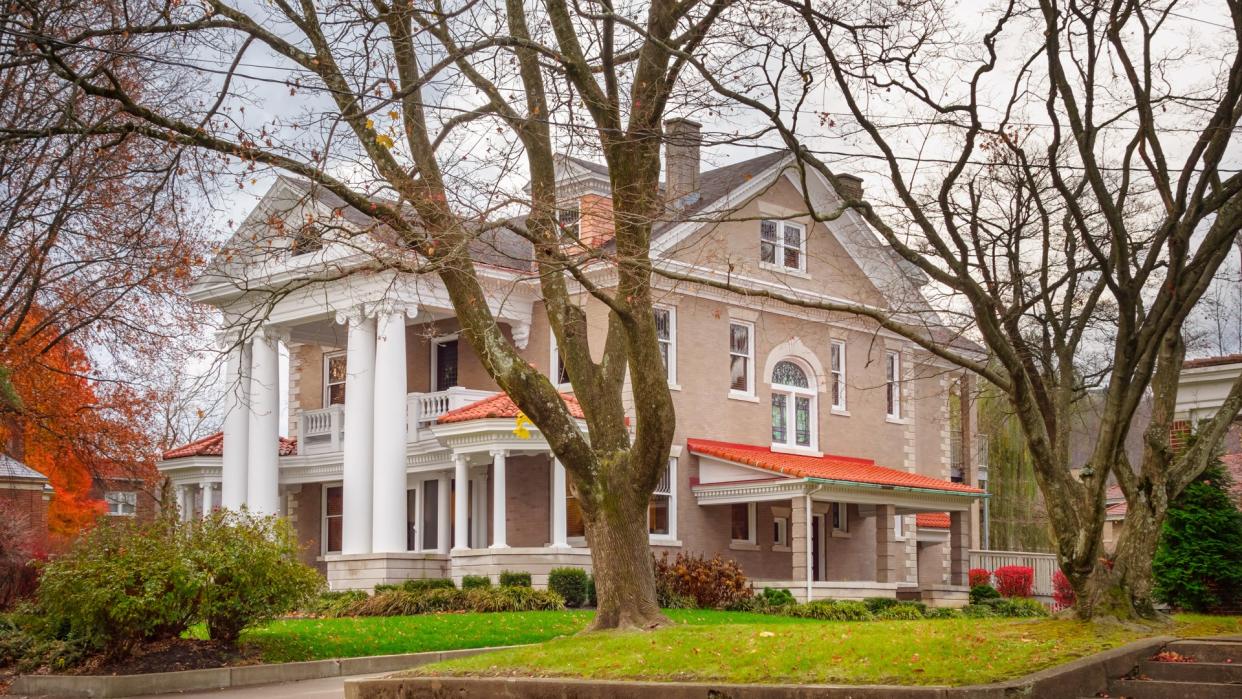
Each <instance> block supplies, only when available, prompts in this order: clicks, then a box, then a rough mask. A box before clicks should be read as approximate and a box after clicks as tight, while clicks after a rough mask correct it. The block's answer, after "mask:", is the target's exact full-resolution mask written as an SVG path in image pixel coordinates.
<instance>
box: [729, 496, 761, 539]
mask: <svg viewBox="0 0 1242 699" xmlns="http://www.w3.org/2000/svg"><path fill="white" fill-rule="evenodd" d="M729 529H730V531H731V534H730V539H732V541H733V543H735V544H751V545H753V544H754V543H755V503H753V502H739V503H734V504H733V505H732V507H731V508H730V524H729Z"/></svg>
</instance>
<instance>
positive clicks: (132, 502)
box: [104, 490, 138, 517]
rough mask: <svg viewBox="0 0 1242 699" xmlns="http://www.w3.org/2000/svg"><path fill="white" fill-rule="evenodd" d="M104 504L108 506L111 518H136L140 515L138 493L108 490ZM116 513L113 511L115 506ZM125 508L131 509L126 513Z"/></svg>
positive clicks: (134, 491)
mask: <svg viewBox="0 0 1242 699" xmlns="http://www.w3.org/2000/svg"><path fill="white" fill-rule="evenodd" d="M104 502H105V503H107V506H108V516H109V517H136V516H137V515H138V491H136V490H108V491H105V492H104ZM114 505H115V506H116V508H115V509H116V511H115V512H114V511H113V506H114ZM125 508H129V511H128V512H126V511H125Z"/></svg>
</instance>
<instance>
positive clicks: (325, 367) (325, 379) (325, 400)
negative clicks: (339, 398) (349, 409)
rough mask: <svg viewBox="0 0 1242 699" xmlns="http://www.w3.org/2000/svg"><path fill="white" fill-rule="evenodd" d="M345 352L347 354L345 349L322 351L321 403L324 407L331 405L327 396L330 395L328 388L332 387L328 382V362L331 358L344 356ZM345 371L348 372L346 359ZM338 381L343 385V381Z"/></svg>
mask: <svg viewBox="0 0 1242 699" xmlns="http://www.w3.org/2000/svg"><path fill="white" fill-rule="evenodd" d="M346 354H347V352H346V350H338V351H336V352H324V353H323V403H322V405H323V407H325V408H328V407H331V404H330V403H328V398H329V396H330V389H331V388H332V384H329V383H328V364H329V362H330V361H331V360H333V359H337V358H340V357H344V356H346ZM345 372H346V373H349V360H348V359H347V360H346V361H345ZM340 383H341V384H342V385H344V383H345V382H344V381H341V382H340ZM340 405H345V404H344V403H341V404H340Z"/></svg>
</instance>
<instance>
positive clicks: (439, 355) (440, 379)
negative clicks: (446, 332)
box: [433, 340, 457, 391]
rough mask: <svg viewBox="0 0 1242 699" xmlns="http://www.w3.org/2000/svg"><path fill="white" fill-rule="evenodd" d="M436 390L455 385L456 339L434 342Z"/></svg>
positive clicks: (446, 388) (443, 389)
mask: <svg viewBox="0 0 1242 699" xmlns="http://www.w3.org/2000/svg"><path fill="white" fill-rule="evenodd" d="M435 379H436V385H435V386H434V387H433V388H434V390H437V391H445V390H448V389H450V388H452V387H453V386H456V385H457V340H445V341H444V342H437V343H436V376H435Z"/></svg>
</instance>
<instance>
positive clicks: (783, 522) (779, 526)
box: [772, 517, 789, 551]
mask: <svg viewBox="0 0 1242 699" xmlns="http://www.w3.org/2000/svg"><path fill="white" fill-rule="evenodd" d="M787 548H789V518H788V517H773V518H772V550H773V551H778V550H784V549H787Z"/></svg>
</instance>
